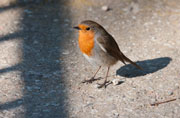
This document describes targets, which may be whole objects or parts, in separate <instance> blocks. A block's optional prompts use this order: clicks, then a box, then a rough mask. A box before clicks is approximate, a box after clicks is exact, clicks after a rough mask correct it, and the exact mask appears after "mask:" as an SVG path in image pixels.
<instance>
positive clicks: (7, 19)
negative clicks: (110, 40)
mask: <svg viewBox="0 0 180 118" xmlns="http://www.w3.org/2000/svg"><path fill="white" fill-rule="evenodd" d="M86 19H90V20H94V21H96V22H98V23H100V24H101V25H103V26H104V27H105V29H107V31H108V32H109V33H110V34H112V36H113V37H114V38H115V39H116V41H117V43H118V44H119V47H120V49H121V50H122V52H123V53H124V54H125V55H127V57H129V58H130V59H132V60H134V61H136V62H137V63H138V64H139V65H140V66H142V67H143V68H144V71H139V70H137V69H136V68H134V67H133V66H131V65H123V64H122V63H121V62H118V63H117V64H116V65H114V66H113V67H111V69H110V76H109V78H108V80H110V81H112V82H113V83H114V84H110V85H109V86H108V87H107V88H106V89H104V88H102V89H98V88H97V83H101V82H102V81H103V79H101V80H99V81H97V82H94V83H92V84H82V83H81V81H83V80H84V79H88V78H90V77H91V76H92V75H93V73H94V72H95V70H96V69H97V67H93V66H92V65H90V64H89V63H88V62H87V61H86V60H85V58H84V57H83V56H82V54H81V53H80V52H79V48H78V45H77V38H78V34H77V31H74V30H73V29H72V26H74V25H77V24H78V23H79V22H81V21H82V20H86ZM0 23H1V25H0V65H1V66H0V87H1V88H0V118H85V117H86V118H180V78H179V73H180V66H179V65H178V64H179V62H180V58H179V57H180V50H179V47H180V30H179V29H180V1H179V0H171V1H170V0H161V1H156V0H149V1H147V0H68V1H67V0H61V1H60V0H59V1H58V0H55V1H54V0H44V1H41V0H37V1H35V0H19V1H16V0H3V1H1V2H0ZM106 70H107V69H106V68H103V69H102V70H101V71H100V72H99V73H98V75H97V77H104V76H105V75H104V73H105V72H106ZM116 83H119V84H118V85H115V84H116ZM168 100H172V101H169V102H168ZM163 102H165V103H163ZM155 103H161V104H156V105H154V106H153V104H155Z"/></svg>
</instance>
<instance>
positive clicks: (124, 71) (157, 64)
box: [116, 57, 172, 78]
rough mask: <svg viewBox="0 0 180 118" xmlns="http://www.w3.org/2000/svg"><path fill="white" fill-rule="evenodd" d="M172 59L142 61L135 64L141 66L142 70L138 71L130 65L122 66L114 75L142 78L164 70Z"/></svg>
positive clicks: (162, 58)
mask: <svg viewBox="0 0 180 118" xmlns="http://www.w3.org/2000/svg"><path fill="white" fill-rule="evenodd" d="M171 60H172V59H171V58H170V57H161V58H155V59H149V60H144V61H138V62H136V64H138V65H139V66H141V67H142V68H143V70H139V69H137V68H136V67H134V66H133V65H131V64H127V65H124V66H122V67H120V68H119V69H118V70H117V71H116V75H119V76H123V77H127V78H132V77H138V76H144V75H147V74H150V73H154V72H156V71H158V70H161V69H163V68H165V67H166V66H167V65H168V64H169V63H170V61H171Z"/></svg>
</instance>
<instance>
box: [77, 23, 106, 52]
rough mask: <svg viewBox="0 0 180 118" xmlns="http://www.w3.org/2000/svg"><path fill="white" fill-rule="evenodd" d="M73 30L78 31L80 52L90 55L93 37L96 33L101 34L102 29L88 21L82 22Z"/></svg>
mask: <svg viewBox="0 0 180 118" xmlns="http://www.w3.org/2000/svg"><path fill="white" fill-rule="evenodd" d="M74 28H75V29H77V30H79V47H80V49H81V51H82V52H83V53H85V54H87V55H90V54H91V50H92V48H93V47H94V37H95V35H96V33H99V32H101V30H104V28H103V27H102V26H100V25H99V24H98V23H96V22H94V21H90V20H85V21H82V22H81V23H80V24H79V25H78V26H76V27H74Z"/></svg>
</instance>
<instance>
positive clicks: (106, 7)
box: [101, 6, 110, 11]
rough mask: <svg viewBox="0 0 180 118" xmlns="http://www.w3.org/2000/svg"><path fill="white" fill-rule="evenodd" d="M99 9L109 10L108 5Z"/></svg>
mask: <svg viewBox="0 0 180 118" xmlns="http://www.w3.org/2000/svg"><path fill="white" fill-rule="evenodd" d="M101 9H102V10H103V11H109V10H110V9H109V7H108V6H102V7H101Z"/></svg>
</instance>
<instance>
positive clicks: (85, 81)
mask: <svg viewBox="0 0 180 118" xmlns="http://www.w3.org/2000/svg"><path fill="white" fill-rule="evenodd" d="M100 79H101V77H98V78H96V79H95V78H94V77H92V78H91V79H89V80H83V81H82V83H86V84H89V83H93V82H94V81H97V80H100Z"/></svg>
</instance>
